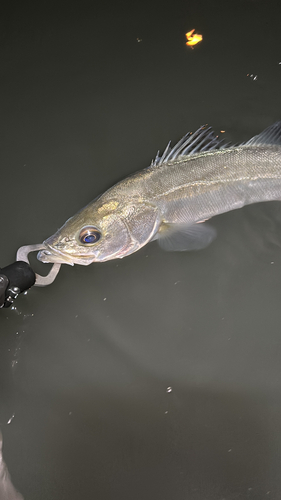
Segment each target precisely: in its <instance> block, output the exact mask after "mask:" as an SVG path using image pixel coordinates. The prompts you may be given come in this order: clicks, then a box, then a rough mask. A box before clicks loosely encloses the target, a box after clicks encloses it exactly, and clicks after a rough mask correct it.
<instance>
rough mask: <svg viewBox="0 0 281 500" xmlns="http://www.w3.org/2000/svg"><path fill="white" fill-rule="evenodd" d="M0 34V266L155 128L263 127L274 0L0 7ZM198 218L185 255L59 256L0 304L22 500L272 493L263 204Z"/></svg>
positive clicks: (278, 318) (269, 290)
mask: <svg viewBox="0 0 281 500" xmlns="http://www.w3.org/2000/svg"><path fill="white" fill-rule="evenodd" d="M0 26H1V28H0V40H1V41H0V90H1V92H0V110H1V114H0V126H1V133H0V142H1V148H0V161H1V173H2V175H1V204H0V206H1V212H2V217H1V220H0V234H1V253H0V256H1V261H0V266H1V267H3V266H5V265H7V264H8V263H10V262H12V261H13V260H14V256H15V253H16V250H17V249H18V247H20V246H22V245H24V244H31V243H40V242H42V241H43V240H44V239H45V238H46V237H48V236H50V235H51V234H53V233H54V232H55V230H56V229H57V228H58V227H59V226H61V225H62V224H63V223H64V222H65V220H66V219H67V218H68V217H70V216H71V215H73V214H74V213H75V212H76V211H77V210H78V209H80V208H81V207H83V206H84V205H85V204H86V203H88V202H89V201H90V200H91V199H93V198H94V197H96V196H97V195H98V194H100V193H101V192H103V191H104V190H105V189H107V188H108V187H110V186H111V185H112V184H114V183H115V182H116V181H118V180H120V179H122V178H123V177H125V176H126V175H128V174H130V173H132V172H134V171H136V170H138V169H140V168H144V167H145V166H147V165H148V164H149V163H150V161H151V159H152V157H154V156H155V154H156V151H157V150H158V149H161V150H163V149H164V148H165V146H166V144H167V142H168V140H169V139H172V140H173V141H176V140H178V139H180V138H181V137H182V135H183V134H184V133H186V132H187V131H188V130H193V131H194V130H195V129H196V128H198V127H199V126H200V125H202V124H204V123H209V124H211V125H213V127H214V129H215V130H216V131H217V132H218V131H220V130H226V134H225V135H226V136H227V138H228V139H232V140H234V141H239V140H246V139H248V138H250V137H251V136H253V135H254V134H257V133H259V132H260V131H261V130H263V129H264V128H265V127H266V126H268V125H270V124H271V123H273V122H274V121H276V120H278V119H281V30H280V7H279V3H278V2H274V1H271V0H267V1H261V0H257V1H254V0H253V1H250V0H237V1H219V0H215V1H205V2H204V1H194V2H190V1H181V0H176V1H173V2H170V1H165V0H164V1H162V2H160V1H148V0H144V1H141V2H129V1H127V2H126V1H124V2H121V1H115V2H113V1H111V2H110V1H109V2H104V3H99V4H96V3H94V2H83V1H82V2H75V3H72V4H71V3H68V2H61V3H60V2H59V3H57V2H52V1H48V2H47V1H41V2H36V3H35V2H21V3H15V2H13V3H9V4H8V7H6V8H4V7H3V8H2V11H1V19H0ZM192 28H196V30H197V31H199V32H201V33H202V34H203V42H202V43H201V44H199V45H198V46H197V47H195V49H194V50H191V49H190V48H187V47H186V46H185V33H186V32H187V31H189V30H191V29H192ZM137 39H141V41H138V40H137ZM247 74H249V75H253V76H252V77H251V76H247ZM256 75H257V78H256V79H255V80H254V77H255V76H256ZM214 225H215V226H216V228H217V230H218V238H217V240H216V241H215V242H214V243H213V244H212V245H211V246H210V247H209V248H208V249H206V250H204V251H201V252H191V253H174V254H171V253H169V254H168V253H164V252H162V251H161V250H160V249H159V248H158V246H157V244H155V243H152V244H150V245H149V246H147V247H145V248H143V249H142V250H141V251H139V252H138V253H136V254H133V255H131V256H130V257H128V258H126V259H124V260H120V261H112V262H107V263H103V264H96V265H95V264H93V265H91V266H90V267H82V266H81V267H80V266H75V267H74V268H70V267H68V266H62V269H61V271H60V273H59V275H58V277H57V279H56V281H55V283H54V284H53V285H51V286H49V287H47V288H43V289H38V288H37V289H36V288H33V289H32V290H31V291H30V292H29V293H28V295H27V296H22V297H20V298H19V299H18V300H17V310H2V311H1V312H0V422H1V429H2V432H3V437H4V458H5V461H6V462H7V465H8V467H9V471H10V473H11V475H12V479H13V483H14V484H15V485H16V487H17V488H18V489H19V490H20V491H21V493H22V494H23V496H24V498H25V500H50V499H55V500H56V499H59V500H63V499H67V500H80V499H82V498H87V499H88V498H95V499H98V500H113V499H114V500H116V499H118V500H119V499H120V500H121V499H122V500H131V499H135V500H144V499H145V500H158V499H159V500H160V499H161V500H171V499H173V500H234V499H240V498H241V499H248V498H249V499H257V500H259V499H267V498H268V499H276V500H277V499H278V500H280V498H281V473H280V471H281V326H280V325H281V306H280V299H281V211H280V205H279V203H278V202H274V203H267V204H259V205H253V206H250V207H245V208H244V209H242V210H237V211H235V212H232V213H228V214H224V215H221V216H219V217H217V218H216V219H215V220H214ZM33 262H34V266H36V270H38V271H39V270H40V271H42V272H43V271H44V270H45V268H46V266H44V265H42V264H39V263H38V264H36V263H35V260H34V261H33ZM169 387H170V388H171V389H172V390H170V389H168V388H169ZM11 418H12V420H11V421H10V419H11ZM9 421H10V423H9V424H7V422H9ZM1 500H2V499H1Z"/></svg>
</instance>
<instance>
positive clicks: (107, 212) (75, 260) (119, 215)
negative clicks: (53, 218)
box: [37, 197, 160, 266]
mask: <svg viewBox="0 0 281 500" xmlns="http://www.w3.org/2000/svg"><path fill="white" fill-rule="evenodd" d="M158 219H159V217H158V210H157V208H156V207H154V206H152V205H149V204H147V203H145V202H143V201H138V200H134V199H132V200H130V201H128V199H124V200H122V201H119V200H117V199H109V200H108V199H106V200H104V198H103V197H101V198H99V199H98V200H96V201H94V202H92V203H90V204H89V205H88V206H87V207H85V208H84V209H82V210H81V211H80V212H78V213H77V214H76V215H74V217H71V218H70V219H68V220H67V221H66V223H65V224H64V225H63V226H62V227H61V228H60V229H59V230H58V231H57V232H56V233H55V234H54V235H53V236H51V237H50V238H48V239H47V240H46V241H44V245H45V247H46V248H45V249H43V250H41V251H40V252H39V253H38V255H37V258H38V259H39V260H40V261H41V262H46V263H59V264H70V265H73V264H81V265H84V266H87V265H89V264H91V263H92V262H103V261H106V260H111V259H116V258H120V259H121V258H123V257H125V256H127V255H129V254H131V253H133V252H136V251H137V250H139V249H140V248H141V247H142V246H144V245H145V244H146V243H148V241H150V240H151V239H153V237H154V235H155V234H156V232H157V230H158V226H159V225H160V221H158Z"/></svg>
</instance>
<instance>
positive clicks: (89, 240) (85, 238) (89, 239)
mask: <svg viewBox="0 0 281 500" xmlns="http://www.w3.org/2000/svg"><path fill="white" fill-rule="evenodd" d="M100 237H101V233H100V232H99V230H98V229H97V228H96V227H93V226H87V227H83V229H82V230H81V231H80V234H79V241H80V242H81V243H84V244H85V245H92V244H93V243H96V242H97V241H98V240H99V239H100Z"/></svg>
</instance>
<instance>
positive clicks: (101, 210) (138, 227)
mask: <svg viewBox="0 0 281 500" xmlns="http://www.w3.org/2000/svg"><path fill="white" fill-rule="evenodd" d="M280 137H281V122H278V123H276V124H274V125H272V126H271V127H269V128H268V129H266V130H265V131H264V132H262V133H261V134H260V135H258V136H255V137H253V138H252V139H251V140H250V141H248V142H247V143H245V144H242V145H240V146H235V147H225V146H222V145H221V143H220V141H219V139H218V137H216V136H215V135H214V133H213V132H212V131H211V130H210V129H209V128H206V127H201V128H200V129H199V130H198V131H197V132H195V133H194V134H187V135H186V136H185V137H184V138H183V139H182V140H181V141H180V142H179V143H178V144H177V145H176V146H175V147H174V148H173V149H171V148H170V147H169V146H168V148H166V150H165V152H164V154H163V155H162V156H161V157H159V156H158V155H157V157H156V159H155V161H154V162H153V163H152V165H151V166H150V167H149V168H146V169H144V170H141V171H139V172H136V173H135V174H133V175H131V176H130V177H127V178H126V179H124V180H123V181H121V182H119V183H118V184H116V185H115V186H113V187H112V188H110V189H109V190H108V191H106V192H105V193H104V194H103V195H101V196H100V197H99V198H98V199H96V200H94V201H93V202H91V203H90V204H89V205H87V206H86V207H85V208H84V209H82V210H81V211H80V212H78V213H77V214H76V215H75V216H74V217H72V218H71V219H69V220H68V221H67V222H66V223H65V224H64V226H63V227H62V228H61V229H60V230H59V231H58V232H57V233H55V235H53V236H51V237H50V238H49V239H48V240H46V241H45V242H44V244H45V245H46V250H43V251H41V252H40V253H39V254H38V258H39V260H42V261H43V262H56V263H68V264H74V263H78V264H83V265H88V264H90V263H91V262H97V261H105V260H110V259H114V258H122V257H124V256H127V255H129V254H131V253H133V252H135V251H137V250H139V249H140V248H141V247H143V246H144V245H146V244H147V243H148V242H149V241H152V240H154V239H157V240H158V241H159V243H160V246H162V247H163V248H164V249H166V250H190V249H200V248H204V247H205V246H207V245H208V244H209V243H211V241H212V240H213V239H214V236H215V231H214V230H213V229H212V228H211V227H210V226H208V225H206V224H198V222H201V221H204V220H206V219H210V218H212V217H213V216H215V215H218V214H221V213H223V212H228V211H230V210H234V209H237V208H241V207H243V206H244V205H247V204H251V203H256V202H260V201H268V200H278V199H281V139H280Z"/></svg>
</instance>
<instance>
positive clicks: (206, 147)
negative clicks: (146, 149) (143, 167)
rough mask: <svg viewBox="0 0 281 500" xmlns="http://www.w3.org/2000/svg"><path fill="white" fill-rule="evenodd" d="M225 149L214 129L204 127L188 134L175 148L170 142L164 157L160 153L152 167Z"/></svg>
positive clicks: (153, 161)
mask: <svg viewBox="0 0 281 500" xmlns="http://www.w3.org/2000/svg"><path fill="white" fill-rule="evenodd" d="M223 148H224V144H223V141H222V140H221V139H219V137H218V136H217V135H215V133H214V131H213V129H212V128H211V127H208V126H207V125H203V126H202V127H200V128H199V129H198V130H196V132H194V133H192V132H188V133H187V134H186V135H185V136H184V137H182V139H181V140H180V141H179V142H178V143H177V144H176V145H175V146H174V147H173V148H171V141H170V142H169V143H168V145H167V147H166V149H165V151H164V153H163V154H162V156H159V151H158V153H157V155H156V157H155V160H152V163H151V167H155V166H159V165H163V163H167V162H168V161H173V160H176V159H177V158H179V157H182V156H191V155H194V154H196V153H202V152H203V151H212V150H214V149H223Z"/></svg>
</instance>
